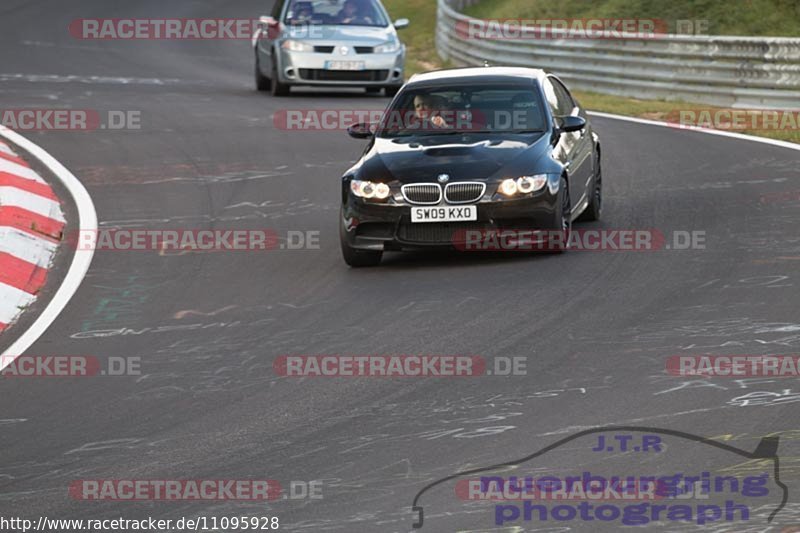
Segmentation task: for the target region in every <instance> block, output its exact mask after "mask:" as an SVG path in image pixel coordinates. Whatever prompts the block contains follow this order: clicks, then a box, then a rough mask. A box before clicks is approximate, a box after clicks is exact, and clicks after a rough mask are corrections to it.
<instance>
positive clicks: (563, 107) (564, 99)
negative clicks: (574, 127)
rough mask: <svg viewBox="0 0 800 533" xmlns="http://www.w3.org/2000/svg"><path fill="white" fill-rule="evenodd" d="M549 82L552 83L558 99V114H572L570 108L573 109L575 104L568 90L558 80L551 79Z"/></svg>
mask: <svg viewBox="0 0 800 533" xmlns="http://www.w3.org/2000/svg"><path fill="white" fill-rule="evenodd" d="M551 82H552V84H553V89H555V93H556V99H557V100H558V114H559V115H562V116H563V115H570V114H572V110H573V109H575V107H576V104H575V101H574V100H573V99H572V96H570V94H569V91H568V90H567V88H566V87H564V85H563V84H562V83H561V82H560V81H558V80H556V79H552V80H551Z"/></svg>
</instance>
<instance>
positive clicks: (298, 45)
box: [281, 39, 314, 52]
mask: <svg viewBox="0 0 800 533" xmlns="http://www.w3.org/2000/svg"><path fill="white" fill-rule="evenodd" d="M281 48H283V49H284V50H288V51H290V52H313V51H314V46H313V45H310V44H308V43H304V42H303V41H295V40H294V39H286V40H285V41H283V44H281Z"/></svg>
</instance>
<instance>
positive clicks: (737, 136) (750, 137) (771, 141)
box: [588, 111, 800, 150]
mask: <svg viewBox="0 0 800 533" xmlns="http://www.w3.org/2000/svg"><path fill="white" fill-rule="evenodd" d="M588 113H589V114H590V115H592V116H595V117H600V118H610V119H613V120H624V121H625V122H634V123H636V124H644V125H647V126H659V127H662V128H670V129H672V130H676V131H681V130H683V131H696V132H698V133H707V134H709V135H718V136H720V137H730V138H731V139H739V140H742V141H752V142H757V143H761V144H771V145H772V146H780V147H781V148H788V149H789V150H800V144H796V143H791V142H788V141H779V140H778V139H769V138H767V137H756V136H754V135H746V134H744V133H735V132H731V131H720V130H712V129H709V128H699V127H697V126H681V127H678V126H676V125H675V124H670V123H668V122H660V121H658V120H649V119H645V118H635V117H624V116H622V115H614V114H611V113H601V112H599V111H589V112H588Z"/></svg>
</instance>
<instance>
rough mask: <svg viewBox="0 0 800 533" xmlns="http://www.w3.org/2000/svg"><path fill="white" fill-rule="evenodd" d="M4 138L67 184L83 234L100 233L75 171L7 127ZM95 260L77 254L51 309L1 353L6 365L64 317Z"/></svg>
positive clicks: (0, 129) (84, 253)
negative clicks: (61, 315)
mask: <svg viewBox="0 0 800 533" xmlns="http://www.w3.org/2000/svg"><path fill="white" fill-rule="evenodd" d="M0 137H4V138H6V139H7V140H9V141H10V142H12V143H14V144H16V145H17V146H19V147H20V148H22V149H23V150H26V151H27V152H28V153H30V154H31V155H32V156H33V157H35V158H36V159H38V160H39V161H41V162H42V163H43V164H44V165H45V166H46V167H48V168H49V169H50V171H51V172H52V173H53V174H54V175H55V176H56V177H57V178H58V179H59V180H60V181H61V182H62V183H63V184H64V186H65V187H66V188H67V190H68V191H69V193H70V195H71V196H72V197H73V199H74V200H75V205H76V206H77V208H78V218H79V222H78V229H79V230H80V231H91V232H96V231H97V212H96V211H95V208H94V204H93V203H92V198H91V197H90V196H89V193H88V192H87V191H86V188H85V187H84V186H83V184H82V183H81V182H80V181H78V178H76V177H75V176H74V175H73V174H72V172H70V171H69V170H68V169H67V168H66V167H65V166H64V165H62V164H61V163H59V162H58V161H57V160H56V159H55V158H54V157H53V156H51V155H50V154H48V153H47V152H46V151H45V150H44V149H42V148H41V147H39V146H38V145H36V144H34V143H33V142H31V141H29V140H28V139H26V138H25V137H23V136H22V135H19V134H18V133H15V132H13V131H11V130H9V129H8V128H6V127H4V126H0ZM40 179H41V178H40ZM93 257H94V250H79V251H76V252H75V255H74V256H73V258H72V263H71V264H70V266H69V270H68V271H67V275H66V276H65V277H64V281H63V282H62V283H61V286H60V287H59V288H58V290H57V291H56V293H55V295H54V296H53V298H52V300H50V302H49V303H48V304H47V307H46V308H45V309H44V311H42V314H41V315H39V317H38V318H37V319H36V321H35V322H34V323H33V324H32V325H31V326H30V327H29V328H28V330H27V331H25V332H24V333H23V334H22V335H21V336H20V337H19V338H18V339H17V340H16V341H15V342H14V343H13V344H12V345H11V346H9V348H8V349H7V350H6V351H5V352H3V353H2V354H0V356H2V357H3V359H2V361H3V363H2V364H5V365H6V366H7V365H9V364H11V363H12V362H13V361H14V359H15V358H16V357H19V356H20V355H22V354H23V353H25V351H26V350H27V349H28V348H30V347H31V345H32V344H33V343H34V342H36V340H37V339H38V338H39V337H41V336H42V335H43V334H44V332H45V331H47V328H49V327H50V325H51V324H52V323H53V322H54V321H55V319H56V318H58V315H59V314H61V312H62V311H63V310H64V308H65V307H66V306H67V304H68V303H69V301H70V299H71V298H72V296H73V295H74V294H75V293H76V292H77V291H78V287H80V285H81V282H82V281H83V279H84V278H85V277H86V272H87V271H88V270H89V266H91V264H92V258H93ZM3 368H4V366H0V370H2V369H3Z"/></svg>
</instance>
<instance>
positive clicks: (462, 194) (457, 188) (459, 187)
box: [444, 181, 486, 204]
mask: <svg viewBox="0 0 800 533" xmlns="http://www.w3.org/2000/svg"><path fill="white" fill-rule="evenodd" d="M485 192H486V184H485V183H481V182H477V181H464V182H458V183H448V184H447V186H446V187H445V188H444V198H445V200H447V203H449V204H468V203H471V202H477V201H478V200H480V199H481V198H482V197H483V194H484V193H485Z"/></svg>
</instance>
